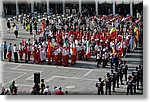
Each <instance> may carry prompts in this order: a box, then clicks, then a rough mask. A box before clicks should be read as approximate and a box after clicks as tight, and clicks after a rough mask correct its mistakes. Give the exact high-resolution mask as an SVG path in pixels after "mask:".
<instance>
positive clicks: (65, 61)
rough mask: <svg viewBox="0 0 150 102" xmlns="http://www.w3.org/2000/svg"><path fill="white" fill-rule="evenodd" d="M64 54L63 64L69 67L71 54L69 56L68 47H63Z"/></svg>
mask: <svg viewBox="0 0 150 102" xmlns="http://www.w3.org/2000/svg"><path fill="white" fill-rule="evenodd" d="M62 56H63V58H62V59H63V62H62V64H63V66H64V67H67V66H68V60H69V56H68V49H67V48H66V47H64V48H63V51H62Z"/></svg>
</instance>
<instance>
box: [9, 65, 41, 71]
mask: <svg viewBox="0 0 150 102" xmlns="http://www.w3.org/2000/svg"><path fill="white" fill-rule="evenodd" d="M20 66H22V65H21V64H20V65H18V67H20ZM18 67H14V68H11V69H13V70H20V71H29V72H40V73H41V72H42V71H39V70H29V69H19V68H18Z"/></svg>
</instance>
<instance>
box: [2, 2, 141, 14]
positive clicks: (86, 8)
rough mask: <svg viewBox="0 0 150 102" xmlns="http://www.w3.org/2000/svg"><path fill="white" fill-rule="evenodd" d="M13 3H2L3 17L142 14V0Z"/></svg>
mask: <svg viewBox="0 0 150 102" xmlns="http://www.w3.org/2000/svg"><path fill="white" fill-rule="evenodd" d="M14 1H15V2H10V1H7V0H6V1H3V11H2V12H3V13H4V15H19V14H21V13H27V14H28V13H34V12H37V13H41V14H43V13H48V14H49V13H51V14H66V13H70V14H73V13H78V12H79V13H87V14H90V15H95V14H99V15H109V14H114V15H115V14H119V15H127V14H130V15H131V16H135V15H136V13H137V12H139V13H141V12H143V1H142V0H90V2H87V1H88V0H87V1H84V0H59V1H57V0H56V1H54V0H42V1H39V0H30V1H24V2H21V1H18V0H14Z"/></svg>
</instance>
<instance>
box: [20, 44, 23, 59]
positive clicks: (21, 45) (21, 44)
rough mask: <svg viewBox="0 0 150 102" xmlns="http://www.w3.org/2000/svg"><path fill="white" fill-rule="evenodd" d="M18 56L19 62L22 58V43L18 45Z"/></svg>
mask: <svg viewBox="0 0 150 102" xmlns="http://www.w3.org/2000/svg"><path fill="white" fill-rule="evenodd" d="M19 56H20V60H23V59H22V57H23V46H22V43H20V45H19Z"/></svg>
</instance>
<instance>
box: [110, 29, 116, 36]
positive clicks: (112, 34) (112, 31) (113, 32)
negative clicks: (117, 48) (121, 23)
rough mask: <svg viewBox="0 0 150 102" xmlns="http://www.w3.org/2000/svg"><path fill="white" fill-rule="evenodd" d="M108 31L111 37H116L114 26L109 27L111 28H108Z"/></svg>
mask: <svg viewBox="0 0 150 102" xmlns="http://www.w3.org/2000/svg"><path fill="white" fill-rule="evenodd" d="M109 33H110V34H111V36H112V37H113V38H115V37H116V28H115V27H113V28H111V30H110V32H109Z"/></svg>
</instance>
